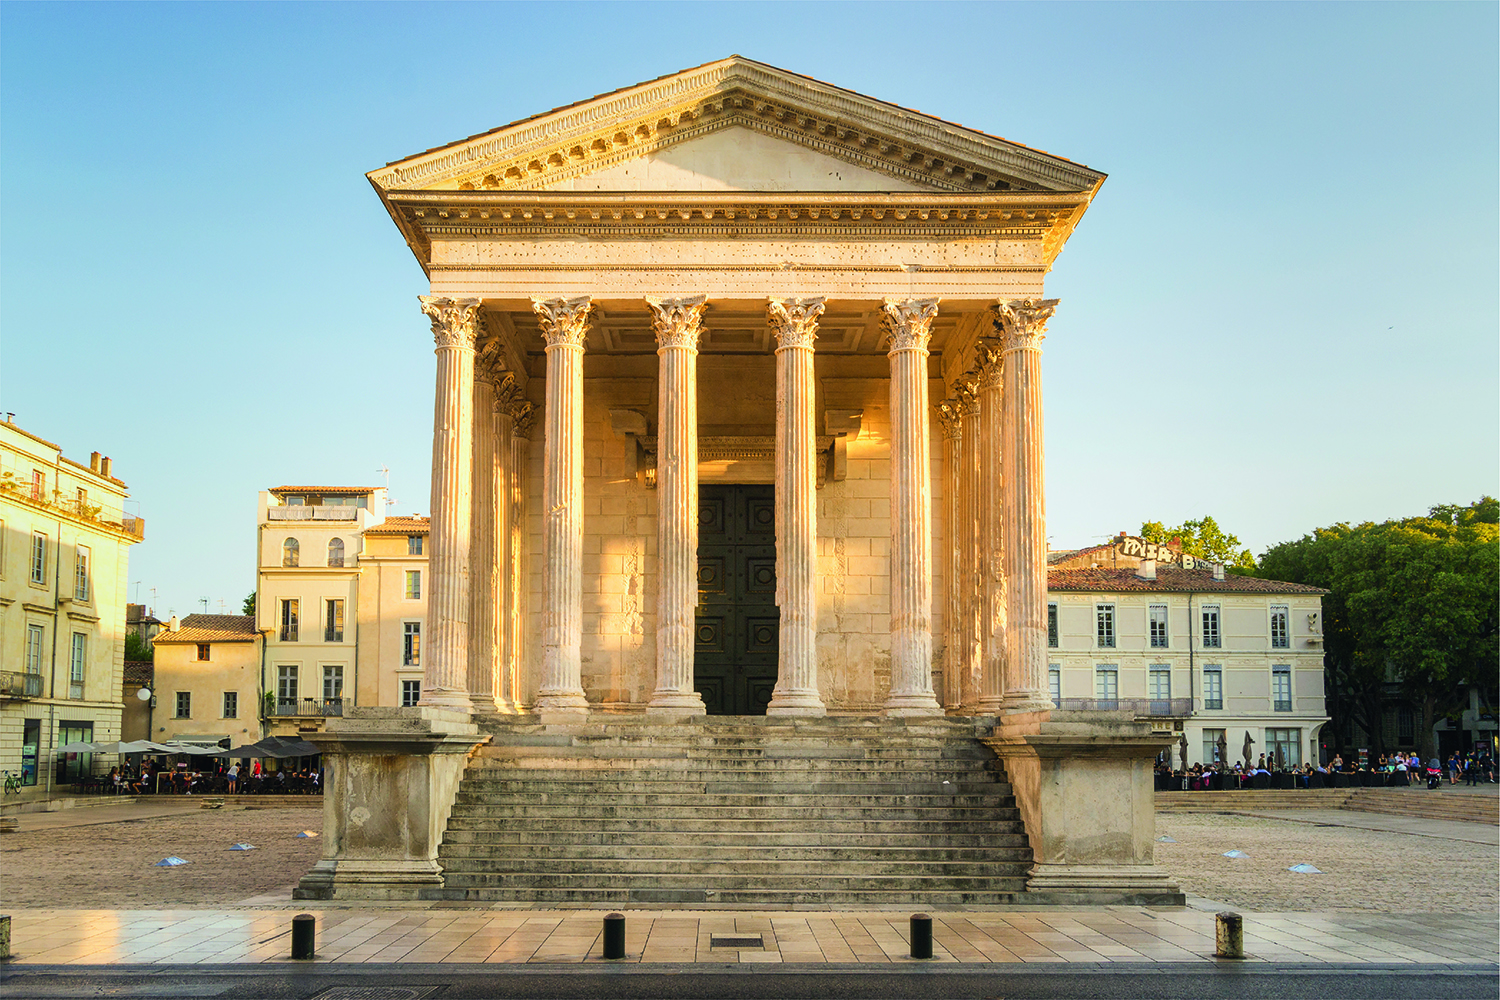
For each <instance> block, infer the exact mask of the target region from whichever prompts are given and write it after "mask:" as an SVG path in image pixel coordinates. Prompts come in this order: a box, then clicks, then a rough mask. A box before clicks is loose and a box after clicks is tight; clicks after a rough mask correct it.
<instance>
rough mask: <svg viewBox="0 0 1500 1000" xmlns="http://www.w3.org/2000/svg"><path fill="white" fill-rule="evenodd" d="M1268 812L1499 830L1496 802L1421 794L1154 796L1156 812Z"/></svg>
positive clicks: (1499, 803)
mask: <svg viewBox="0 0 1500 1000" xmlns="http://www.w3.org/2000/svg"><path fill="white" fill-rule="evenodd" d="M1267 809H1352V810H1355V811H1358V812H1371V813H1381V814H1383V815H1387V816H1413V817H1417V818H1420V819H1446V820H1457V821H1460V822H1466V823H1493V824H1496V825H1500V799H1497V798H1496V797H1495V796H1493V795H1472V794H1463V793H1460V794H1449V795H1444V794H1442V793H1441V792H1440V791H1428V790H1427V789H1425V788H1421V789H1418V788H1411V789H1403V788H1318V789H1252V790H1248V791H1243V792H1157V793H1156V810H1157V812H1256V811H1262V810H1267Z"/></svg>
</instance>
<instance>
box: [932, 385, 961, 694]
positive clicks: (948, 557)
mask: <svg viewBox="0 0 1500 1000" xmlns="http://www.w3.org/2000/svg"><path fill="white" fill-rule="evenodd" d="M936 408H937V415H938V424H939V425H940V426H941V427H942V428H943V699H942V700H943V707H944V708H958V707H959V705H960V704H962V703H963V695H962V691H961V687H960V681H961V679H962V673H961V668H960V666H959V660H960V657H959V636H960V635H961V634H962V626H961V625H960V623H959V618H960V616H961V615H962V613H963V612H962V607H963V602H962V598H960V597H959V586H960V583H959V580H960V570H959V563H960V560H961V559H962V553H961V552H960V551H959V548H958V530H959V529H958V508H959V497H958V463H959V461H960V460H961V454H962V445H963V439H962V435H963V430H962V424H961V419H962V415H961V411H960V410H959V408H958V400H956V399H945V400H943V401H942V402H940V403H938V404H937V407H936Z"/></svg>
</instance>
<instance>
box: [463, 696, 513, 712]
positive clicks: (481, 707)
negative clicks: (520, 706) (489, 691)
mask: <svg viewBox="0 0 1500 1000" xmlns="http://www.w3.org/2000/svg"><path fill="white" fill-rule="evenodd" d="M502 711H504V709H502V708H501V707H500V699H499V698H488V697H485V696H483V695H477V694H471V695H469V714H470V715H494V714H496V713H498V712H502Z"/></svg>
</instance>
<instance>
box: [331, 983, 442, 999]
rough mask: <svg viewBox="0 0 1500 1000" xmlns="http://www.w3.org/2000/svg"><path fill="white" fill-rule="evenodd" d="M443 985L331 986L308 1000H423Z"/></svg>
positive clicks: (435, 992) (433, 994)
mask: <svg viewBox="0 0 1500 1000" xmlns="http://www.w3.org/2000/svg"><path fill="white" fill-rule="evenodd" d="M442 988H443V987H442V986H330V987H328V989H326V990H324V991H323V992H321V993H314V994H313V995H312V996H311V997H309V998H308V1000H422V998H423V997H430V996H436V995H437V993H438V991H439V990H441V989H442Z"/></svg>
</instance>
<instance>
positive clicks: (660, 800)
mask: <svg viewBox="0 0 1500 1000" xmlns="http://www.w3.org/2000/svg"><path fill="white" fill-rule="evenodd" d="M662 784H663V785H665V784H666V783H665V782H663V783H662ZM601 795H608V796H609V797H610V799H611V800H613V801H615V802H629V803H632V804H643V805H661V806H671V805H687V806H692V805H699V806H703V807H704V808H719V807H732V806H744V805H766V806H771V805H786V806H814V805H821V806H824V807H826V808H829V809H843V808H847V807H851V806H920V807H923V808H929V807H930V808H938V809H944V808H957V807H964V808H975V809H978V808H993V807H997V806H1005V805H1009V802H1008V801H1006V800H1008V799H1010V798H1011V794H1010V789H1009V788H1005V787H1002V786H999V785H995V786H991V787H990V788H986V787H985V786H984V785H982V784H978V783H967V784H963V785H954V784H949V785H946V786H944V785H942V784H933V783H931V782H909V783H906V784H897V783H895V782H869V783H866V784H864V785H861V784H827V785H809V784H802V783H796V784H792V783H786V784H779V785H769V786H768V785H766V784H763V783H750V782H735V783H719V784H712V785H710V784H699V783H695V782H684V783H682V784H680V785H667V786H666V787H653V786H652V785H651V784H649V783H642V782H623V781H622V782H604V781H601V782H551V781H549V782H505V781H494V782H487V781H484V780H476V781H474V782H471V783H469V784H466V785H465V787H464V790H463V791H462V792H460V793H459V799H458V801H461V802H503V801H513V802H523V801H524V802H547V803H561V802H577V801H586V802H595V801H597V800H598V799H599V797H600V796H601Z"/></svg>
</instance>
